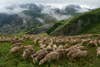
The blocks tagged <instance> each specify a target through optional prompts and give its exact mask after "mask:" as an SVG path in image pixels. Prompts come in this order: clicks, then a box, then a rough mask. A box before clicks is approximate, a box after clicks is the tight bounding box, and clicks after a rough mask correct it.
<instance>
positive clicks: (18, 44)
mask: <svg viewBox="0 0 100 67" xmlns="http://www.w3.org/2000/svg"><path fill="white" fill-rule="evenodd" d="M21 45H22V43H15V44H12V47H16V46H21Z"/></svg>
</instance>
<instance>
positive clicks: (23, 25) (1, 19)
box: [0, 3, 89, 34]
mask: <svg viewBox="0 0 100 67" xmlns="http://www.w3.org/2000/svg"><path fill="white" fill-rule="evenodd" d="M4 9H5V11H6V12H4V11H2V12H0V34H17V33H20V32H29V33H37V31H38V32H39V33H42V32H46V31H47V30H48V28H50V27H51V25H52V24H54V23H55V22H58V21H60V20H63V19H67V18H68V17H70V16H73V15H77V14H79V13H82V12H85V11H88V10H89V8H82V7H81V6H80V5H73V4H72V5H71V4H70V5H68V6H65V7H63V8H62V9H59V8H55V7H51V6H48V5H43V4H35V3H28V4H19V5H9V6H6V7H4ZM46 25H47V26H46ZM44 26H45V27H44ZM40 27H41V28H40ZM38 28H39V29H38Z"/></svg>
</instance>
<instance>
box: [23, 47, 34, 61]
mask: <svg viewBox="0 0 100 67" xmlns="http://www.w3.org/2000/svg"><path fill="white" fill-rule="evenodd" d="M32 54H35V50H33V49H28V48H27V49H24V51H23V54H22V57H23V58H24V59H28V58H30V57H31V55H32Z"/></svg>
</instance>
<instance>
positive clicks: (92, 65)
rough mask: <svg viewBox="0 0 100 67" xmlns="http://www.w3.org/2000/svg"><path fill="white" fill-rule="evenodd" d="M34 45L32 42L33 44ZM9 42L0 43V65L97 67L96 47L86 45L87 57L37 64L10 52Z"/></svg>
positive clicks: (99, 62) (16, 66)
mask: <svg viewBox="0 0 100 67" xmlns="http://www.w3.org/2000/svg"><path fill="white" fill-rule="evenodd" d="M23 43H24V44H26V45H28V44H32V43H33V42H32V41H31V40H26V41H25V42H23ZM33 45H34V44H33ZM10 48H11V43H9V42H7V43H0V67H99V66H100V57H96V48H95V47H92V48H91V47H88V51H89V56H88V57H87V58H81V59H79V60H74V61H70V60H68V58H62V59H61V60H58V61H52V62H51V63H46V64H44V65H41V66H39V65H38V63H37V64H33V63H32V61H31V60H24V59H22V57H21V55H19V54H15V55H14V54H10V53H9V50H10ZM35 49H36V50H38V49H39V46H38V45H37V44H35Z"/></svg>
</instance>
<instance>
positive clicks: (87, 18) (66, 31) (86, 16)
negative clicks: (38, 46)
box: [49, 8, 100, 35]
mask: <svg viewBox="0 0 100 67" xmlns="http://www.w3.org/2000/svg"><path fill="white" fill-rule="evenodd" d="M99 18H100V8H98V9H95V10H92V11H89V12H86V13H83V14H79V15H76V16H73V17H71V18H69V19H68V20H63V21H60V22H61V23H63V24H61V25H59V26H57V27H52V28H51V29H50V30H52V31H49V34H50V35H71V34H72V35H73V34H84V33H85V34H86V33H91V34H94V33H100V30H99V29H100V27H99V25H100V19H99ZM79 20H81V22H82V23H81V28H78V24H77V23H78V22H79ZM60 22H59V24H60ZM75 24H76V26H74V25H75ZM85 24H86V25H85ZM55 25H56V24H55ZM77 29H79V30H78V32H74V33H72V32H73V31H75V30H76V31H77Z"/></svg>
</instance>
